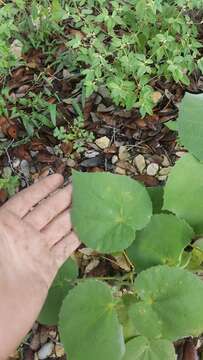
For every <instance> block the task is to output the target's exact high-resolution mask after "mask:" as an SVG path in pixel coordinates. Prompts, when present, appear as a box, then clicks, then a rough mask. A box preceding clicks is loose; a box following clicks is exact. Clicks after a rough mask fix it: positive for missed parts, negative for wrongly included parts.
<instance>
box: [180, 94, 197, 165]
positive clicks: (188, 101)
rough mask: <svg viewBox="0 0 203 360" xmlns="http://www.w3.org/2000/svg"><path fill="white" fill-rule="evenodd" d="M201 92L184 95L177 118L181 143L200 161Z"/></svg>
mask: <svg viewBox="0 0 203 360" xmlns="http://www.w3.org/2000/svg"><path fill="white" fill-rule="evenodd" d="M202 113H203V94H198V95H197V94H196V95H194V94H189V93H186V95H185V96H184V98H183V100H182V102H181V104H180V108H179V117H178V120H177V126H178V133H179V136H180V141H181V143H182V144H183V145H184V146H185V147H186V149H188V150H189V151H190V152H191V153H192V154H193V155H194V156H196V157H197V158H198V159H199V160H200V161H203V148H202V140H203V122H202Z"/></svg>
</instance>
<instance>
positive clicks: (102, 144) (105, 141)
mask: <svg viewBox="0 0 203 360" xmlns="http://www.w3.org/2000/svg"><path fill="white" fill-rule="evenodd" d="M110 143H111V141H110V140H109V138H108V137H107V136H102V137H101V138H99V139H97V140H96V141H95V144H96V145H97V146H98V147H99V148H100V149H102V150H104V149H106V148H108V147H109V146H110Z"/></svg>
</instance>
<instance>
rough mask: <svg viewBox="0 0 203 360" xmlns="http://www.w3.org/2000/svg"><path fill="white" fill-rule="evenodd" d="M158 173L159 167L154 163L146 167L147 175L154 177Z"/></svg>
mask: <svg viewBox="0 0 203 360" xmlns="http://www.w3.org/2000/svg"><path fill="white" fill-rule="evenodd" d="M158 171H159V165H158V164H156V163H151V164H149V165H148V166H147V175H151V176H154V175H156V174H157V173H158Z"/></svg>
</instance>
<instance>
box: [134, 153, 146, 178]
mask: <svg viewBox="0 0 203 360" xmlns="http://www.w3.org/2000/svg"><path fill="white" fill-rule="evenodd" d="M134 164H135V165H136V167H137V169H138V171H139V172H140V174H142V172H143V170H144V169H145V166H146V162H145V158H144V156H143V155H142V154H139V155H137V156H136V157H135V158H134Z"/></svg>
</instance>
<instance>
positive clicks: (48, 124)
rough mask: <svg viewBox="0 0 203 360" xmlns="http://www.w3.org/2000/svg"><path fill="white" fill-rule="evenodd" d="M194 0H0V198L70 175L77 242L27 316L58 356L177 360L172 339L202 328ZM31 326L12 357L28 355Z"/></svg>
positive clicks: (198, 58)
mask: <svg viewBox="0 0 203 360" xmlns="http://www.w3.org/2000/svg"><path fill="white" fill-rule="evenodd" d="M202 6H203V3H202V1H201V0H198V1H197V0H193V1H191V0H171V1H167V2H166V1H161V0H153V1H151V0H149V1H148V0H137V1H133V0H128V1H121V0H119V1H112V2H109V1H104V0H98V1H94V0H75V1H58V0H53V1H46V0H45V1H37V2H35V1H34V2H28V1H25V0H18V1H15V2H14V1H8V2H4V3H3V4H0V174H1V178H0V203H2V202H3V201H5V199H6V198H7V196H11V195H13V194H14V192H15V191H16V190H17V189H20V188H23V187H25V186H28V185H29V184H30V183H32V182H33V181H35V180H36V179H38V178H39V177H41V176H45V175H47V174H49V172H53V171H54V172H55V171H57V172H61V173H63V175H65V179H68V178H69V176H71V174H73V185H74V197H73V210H72V221H73V224H74V227H75V229H76V231H77V233H78V234H79V236H80V238H81V240H82V242H83V245H82V248H81V249H79V250H78V251H77V252H76V254H75V256H74V259H69V260H67V262H66V263H65V264H64V265H63V267H62V268H61V270H60V271H59V273H58V274H57V277H56V279H55V281H54V283H53V285H52V288H51V289H50V291H49V294H48V298H47V302H46V304H45V306H44V307H43V309H42V311H41V313H40V315H39V319H38V320H39V322H40V324H46V325H48V328H47V329H52V328H53V327H52V325H56V324H58V325H59V332H60V339H61V342H62V343H63V345H64V348H65V352H66V353H67V356H68V358H70V360H71V359H73V360H74V359H77V360H80V359H81V360H84V358H85V359H86V358H87V359H93V358H95V357H96V356H97V357H99V358H101V359H103V358H104V357H105V358H106V359H115V360H119V359H123V360H131V359H140V360H142V359H150V360H154V359H169V360H170V359H175V358H176V354H175V350H176V353H178V360H179V359H181V360H185V357H184V356H185V355H184V354H183V355H180V353H179V350H178V347H177V340H179V339H182V338H185V337H188V336H190V337H191V336H192V337H196V336H198V335H200V333H201V332H202V324H203V319H202V317H203V313H202V306H201V298H202V291H203V288H202V286H203V285H202V282H201V280H200V278H199V276H198V275H197V274H199V273H200V274H201V272H202V262H203V257H202V250H203V245H202V238H201V236H202V227H203V225H202V224H203V219H202V196H203V194H202V184H201V179H202V172H203V168H202V166H203V165H202V163H201V161H202V157H203V154H202V138H203V134H202V121H201V120H202V119H201V117H202V94H198V95H197V94H196V93H197V92H202V91H203V86H202V74H201V71H202V70H203V65H202V64H203V62H202V43H203V36H202V27H201V22H202V11H201V9H202ZM185 90H188V91H190V92H192V93H193V94H191V93H188V92H187V93H186V94H185ZM194 93H195V94H194ZM183 95H184V97H183ZM182 98H183V99H182ZM181 100H182V101H181ZM180 101H181V102H180ZM179 102H180V104H178V107H177V103H179ZM178 112H179V116H178ZM177 116H178V119H177V120H176V121H174V120H175V119H176V118H177ZM169 129H171V130H169ZM185 149H187V150H189V152H190V154H187V155H184V156H183V154H184V152H185ZM180 153H181V154H180ZM140 157H141V158H140ZM138 158H139V161H138ZM177 158H180V159H179V160H178V161H177V163H176V165H175V166H174V168H172V166H173V165H174V163H175V162H176V160H177ZM140 161H141V163H140ZM151 165H153V166H152V167H151ZM150 167H151V168H150ZM72 169H75V170H76V171H72ZM156 169H157V170H156ZM152 170H153V171H152ZM155 170H156V171H157V172H156V171H155ZM81 172H82V173H81ZM83 172H85V173H83ZM86 172H87V173H86ZM90 173H93V174H90ZM111 173H116V174H122V175H128V176H119V175H113V174H111ZM168 174H169V176H168ZM183 174H184V176H183ZM130 177H131V178H132V179H130ZM167 177H168V180H167V182H166V185H165V180H166V179H167ZM141 183H144V184H145V185H146V186H147V187H144V186H143V185H142V184H141ZM157 185H158V186H157ZM86 253H87V254H91V255H90V256H89V255H86ZM81 254H83V255H82V256H81ZM86 256H87V257H89V258H90V259H91V261H90V263H88V265H87V263H86V262H85V261H86V260H87V259H85V257H86ZM118 259H119V260H118ZM88 261H89V260H88ZM123 262H124V265H123ZM92 263H95V264H97V265H95V264H94V266H95V269H91V270H90V266H92ZM109 264H110V265H109ZM118 264H119V265H118ZM121 264H122V265H121ZM122 266H124V267H122ZM88 267H89V270H88V271H87V268H88ZM91 276H92V277H93V278H92V279H89V277H91ZM86 277H88V279H85V278H86ZM38 326H39V332H40V331H41V330H43V331H44V329H45V327H43V326H42V327H40V325H38ZM50 326H51V327H50ZM47 331H48V330H47ZM50 332H51V330H50ZM52 332H53V329H52ZM40 334H41V333H40ZM35 335H36V336H39V333H37V334H35V333H34V331H33V333H31V334H29V335H28V338H27V339H26V340H25V341H24V342H23V344H22V346H21V350H20V351H22V354H21V359H25V360H27V359H29V360H30V357H31V358H32V357H33V358H34V356H35V357H36V358H38V353H37V351H38V350H39V349H40V346H41V345H42V347H43V343H40V342H39V343H38V345H36V343H35V342H36V336H35ZM40 336H41V335H40ZM33 339H34V340H33ZM49 339H51V335H50V337H49ZM40 341H41V340H40ZM57 341H58V340H56V339H54V341H53V342H54V344H55V345H56V346H55V348H57V346H58V343H57ZM199 341H200V340H199ZM40 344H41V345H40ZM174 344H175V350H174V346H173V345H174ZM182 344H183V347H184V348H185V344H186V346H188V344H189V345H191V346H192V351H193V352H194V354H196V356H197V350H196V348H195V340H192V341H191V342H190V341H189V340H188V339H186V340H185V339H184V340H182ZM45 345H46V344H45ZM181 346H182V345H181ZM188 351H189V350H186V356H187V352H188ZM199 353H201V345H200V349H199ZM54 356H56V357H57V358H61V356H63V354H61V353H60V355H59V354H58V355H57V353H55V354H53V357H54ZM194 356H195V355H194ZM47 357H49V355H47ZM14 358H15V359H19V355H17V356H16V357H14ZM50 358H52V356H51V355H50Z"/></svg>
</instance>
